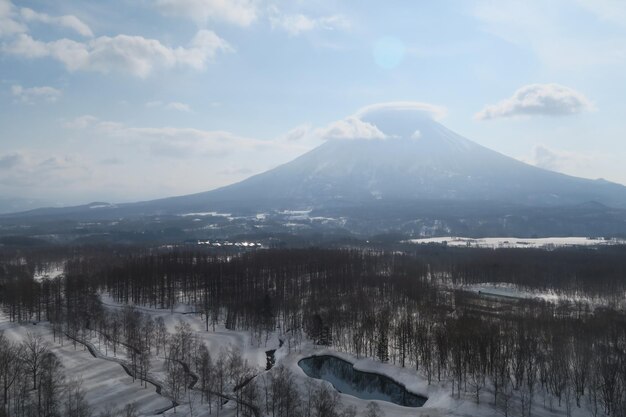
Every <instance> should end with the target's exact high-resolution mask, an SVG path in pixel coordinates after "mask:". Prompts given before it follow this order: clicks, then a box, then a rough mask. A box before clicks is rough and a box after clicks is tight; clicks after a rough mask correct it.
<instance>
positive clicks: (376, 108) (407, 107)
mask: <svg viewBox="0 0 626 417" xmlns="http://www.w3.org/2000/svg"><path fill="white" fill-rule="evenodd" d="M381 111H391V112H396V111H415V112H421V113H426V114H428V115H429V116H430V117H432V118H433V119H435V120H441V119H443V118H444V117H445V116H446V113H447V109H446V108H445V107H443V106H438V105H436V104H430V103H422V102H419V101H391V102H387V103H377V104H372V105H369V106H366V107H363V108H361V109H359V110H358V111H357V112H356V114H355V117H358V118H360V119H361V118H365V117H367V116H368V115H369V114H372V113H377V112H381Z"/></svg>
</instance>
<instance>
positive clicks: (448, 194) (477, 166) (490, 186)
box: [159, 109, 626, 209]
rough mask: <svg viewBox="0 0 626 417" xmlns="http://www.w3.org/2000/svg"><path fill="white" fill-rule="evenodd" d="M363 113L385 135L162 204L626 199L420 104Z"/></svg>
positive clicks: (330, 145) (323, 149)
mask: <svg viewBox="0 0 626 417" xmlns="http://www.w3.org/2000/svg"><path fill="white" fill-rule="evenodd" d="M359 117H360V119H361V120H362V121H363V122H366V123H370V124H371V125H373V126H375V127H377V128H378V129H379V130H380V131H381V132H383V133H384V134H385V135H386V137H387V138H386V139H350V140H329V141H327V142H325V143H324V144H322V145H321V146H319V147H318V148H316V149H313V150H312V151H310V152H308V153H306V154H304V155H302V156H300V157H299V158H296V159H295V160H293V161H291V162H289V163H287V164H284V165H282V166H279V167H277V168H275V169H272V170H270V171H267V172H265V173H262V174H259V175H256V176H253V177H251V178H249V179H246V180H244V181H242V182H239V183H237V184H233V185H230V186H227V187H223V188H221V189H218V190H214V191H210V192H206V193H200V194H195V195H191V196H183V197H176V198H172V199H165V200H160V201H159V204H162V207H163V208H164V209H165V208H166V207H167V208H170V209H173V208H175V207H177V206H188V207H192V206H193V207H201V206H202V205H203V204H208V205H211V204H215V205H216V207H219V206H223V207H229V208H236V207H241V206H250V205H251V206H254V205H262V206H276V207H285V208H287V207H292V208H298V207H300V208H302V207H322V206H327V205H329V204H330V205H344V204H356V203H359V204H362V203H365V202H367V201H373V200H381V199H382V200H451V201H463V200H484V201H504V202H507V203H509V204H510V203H517V204H523V205H530V206H559V205H571V204H582V203H586V202H598V203H601V204H604V205H607V206H610V207H626V187H624V186H622V185H618V184H613V183H609V182H607V181H603V180H589V179H583V178H576V177H572V176H568V175H564V174H560V173H556V172H551V171H547V170H544V169H541V168H537V167H534V166H531V165H528V164H525V163H523V162H520V161H518V160H516V159H513V158H510V157H507V156H504V155H502V154H500V153H497V152H495V151H492V150H490V149H487V148H485V147H483V146H480V145H478V144H476V143H474V142H472V141H470V140H468V139H465V138H463V137H461V136H459V135H457V134H456V133H454V132H452V131H450V130H449V129H447V128H445V127H444V126H442V125H441V124H439V123H437V122H436V121H434V120H432V119H431V118H430V117H428V116H427V115H425V114H424V113H422V112H416V111H415V110H412V109H407V110H406V111H402V110H398V109H393V110H385V109H376V110H374V111H370V112H364V113H362V114H360V115H359Z"/></svg>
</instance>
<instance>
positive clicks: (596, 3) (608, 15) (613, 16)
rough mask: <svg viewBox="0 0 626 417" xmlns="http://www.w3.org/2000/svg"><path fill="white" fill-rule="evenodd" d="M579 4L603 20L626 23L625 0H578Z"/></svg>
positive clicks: (620, 23)
mask: <svg viewBox="0 0 626 417" xmlns="http://www.w3.org/2000/svg"><path fill="white" fill-rule="evenodd" d="M578 4H579V5H580V6H581V7H583V8H584V9H586V10H587V11H589V12H591V13H593V14H594V15H596V16H597V17H599V18H600V19H602V20H606V21H608V22H613V23H617V24H619V25H622V26H623V25H626V2H624V1H623V0H578Z"/></svg>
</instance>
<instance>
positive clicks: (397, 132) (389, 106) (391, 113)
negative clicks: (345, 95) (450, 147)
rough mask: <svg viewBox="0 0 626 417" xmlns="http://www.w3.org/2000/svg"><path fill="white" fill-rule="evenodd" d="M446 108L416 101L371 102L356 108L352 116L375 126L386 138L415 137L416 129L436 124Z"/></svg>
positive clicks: (425, 128)
mask: <svg viewBox="0 0 626 417" xmlns="http://www.w3.org/2000/svg"><path fill="white" fill-rule="evenodd" d="M445 113H446V109H445V108H444V107H441V106H436V105H433V104H428V103H420V102H416V101H398V102H389V103H379V104H373V105H370V106H367V107H363V108H361V109H360V110H358V111H357V112H356V113H355V115H354V117H356V118H358V119H359V120H361V121H362V122H364V123H367V124H368V125H371V126H375V127H376V128H377V129H378V130H379V131H381V132H382V133H383V134H384V135H385V136H386V137H388V138H404V139H411V138H415V136H414V134H415V132H416V131H423V130H428V127H429V126H430V127H432V126H434V125H438V123H437V122H436V120H441V119H442V118H443V117H444V115H445Z"/></svg>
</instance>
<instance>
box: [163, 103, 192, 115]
mask: <svg viewBox="0 0 626 417" xmlns="http://www.w3.org/2000/svg"><path fill="white" fill-rule="evenodd" d="M165 108H166V109H169V110H176V111H182V112H187V113H189V112H191V107H189V104H185V103H179V102H177V101H173V102H171V103H167V105H166V106H165Z"/></svg>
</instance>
